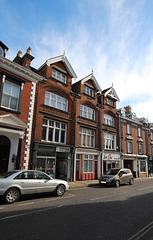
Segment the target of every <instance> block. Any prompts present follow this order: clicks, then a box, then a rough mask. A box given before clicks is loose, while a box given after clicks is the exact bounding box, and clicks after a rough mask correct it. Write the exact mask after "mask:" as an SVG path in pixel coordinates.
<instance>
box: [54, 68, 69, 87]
mask: <svg viewBox="0 0 153 240" xmlns="http://www.w3.org/2000/svg"><path fill="white" fill-rule="evenodd" d="M63 77H64V81H63ZM52 78H54V79H56V80H57V81H59V82H61V83H64V84H66V83H67V75H66V74H64V73H62V72H60V71H58V70H57V69H55V68H52Z"/></svg>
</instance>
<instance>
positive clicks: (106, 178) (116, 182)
mask: <svg viewBox="0 0 153 240" xmlns="http://www.w3.org/2000/svg"><path fill="white" fill-rule="evenodd" d="M133 183H134V178H133V174H132V172H131V170H130V169H128V168H112V169H109V170H108V171H106V172H105V173H104V175H102V176H101V177H100V179H99V184H103V185H113V186H116V187H119V186H120V185H121V184H130V185H132V184H133Z"/></svg>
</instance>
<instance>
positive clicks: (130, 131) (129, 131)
mask: <svg viewBox="0 0 153 240" xmlns="http://www.w3.org/2000/svg"><path fill="white" fill-rule="evenodd" d="M131 133H132V130H131V125H130V124H129V123H127V134H130V135H131Z"/></svg>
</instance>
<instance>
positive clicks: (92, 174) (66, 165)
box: [0, 42, 153, 181]
mask: <svg viewBox="0 0 153 240" xmlns="http://www.w3.org/2000/svg"><path fill="white" fill-rule="evenodd" d="M7 51H8V47H7V46H6V45H5V44H4V43H2V42H0V172H5V171H8V170H13V169H18V168H22V169H39V170H42V171H44V172H47V173H48V174H50V175H52V176H53V177H56V178H62V179H66V180H68V181H76V180H88V179H97V178H99V177H100V175H101V174H102V173H103V172H105V171H106V170H108V169H109V168H117V167H127V168H130V169H131V170H132V172H133V174H134V177H144V176H150V175H152V173H153V125H152V124H150V123H148V120H147V119H145V118H142V119H139V118H137V117H136V114H134V113H132V109H131V107H130V106H127V107H125V108H123V109H119V110H118V109H116V103H117V102H118V101H119V97H118V95H117V92H116V91H115V88H114V87H113V85H112V86H111V87H109V88H107V89H103V90H102V88H101V86H100V85H99V83H98V81H97V79H96V77H95V76H94V74H93V71H92V73H91V74H89V75H88V76H85V77H84V78H83V79H80V80H77V75H76V73H75V71H74V69H73V67H72V66H71V64H70V62H69V61H68V59H67V57H66V55H65V53H64V54H63V55H60V56H56V57H52V58H50V59H48V60H46V61H45V63H43V64H42V65H41V66H40V67H39V68H38V69H35V68H33V67H32V66H31V61H32V60H33V59H34V57H33V56H32V55H31V48H28V49H27V52H26V53H25V54H24V55H23V56H22V52H21V51H19V52H18V53H17V56H16V57H15V58H14V60H13V61H10V60H9V59H7V58H6V53H7Z"/></svg>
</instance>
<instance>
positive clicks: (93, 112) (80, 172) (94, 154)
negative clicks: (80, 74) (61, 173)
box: [72, 73, 101, 180]
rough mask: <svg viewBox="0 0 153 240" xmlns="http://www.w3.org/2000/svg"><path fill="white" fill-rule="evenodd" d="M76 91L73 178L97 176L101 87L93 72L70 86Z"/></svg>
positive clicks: (93, 177) (92, 177)
mask: <svg viewBox="0 0 153 240" xmlns="http://www.w3.org/2000/svg"><path fill="white" fill-rule="evenodd" d="M72 90H73V92H75V93H77V97H76V99H75V101H76V108H75V143H74V145H75V152H74V180H87V179H95V178H97V177H98V175H99V173H98V169H99V156H100V150H99V149H100V128H99V127H100V121H99V119H100V115H99V106H98V98H97V96H98V94H99V92H101V88H100V86H99V84H98V82H97V80H96V78H95V77H94V75H93V73H92V74H90V75H88V76H86V77H85V78H83V79H81V80H80V81H78V82H76V83H74V84H73V86H72Z"/></svg>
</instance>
